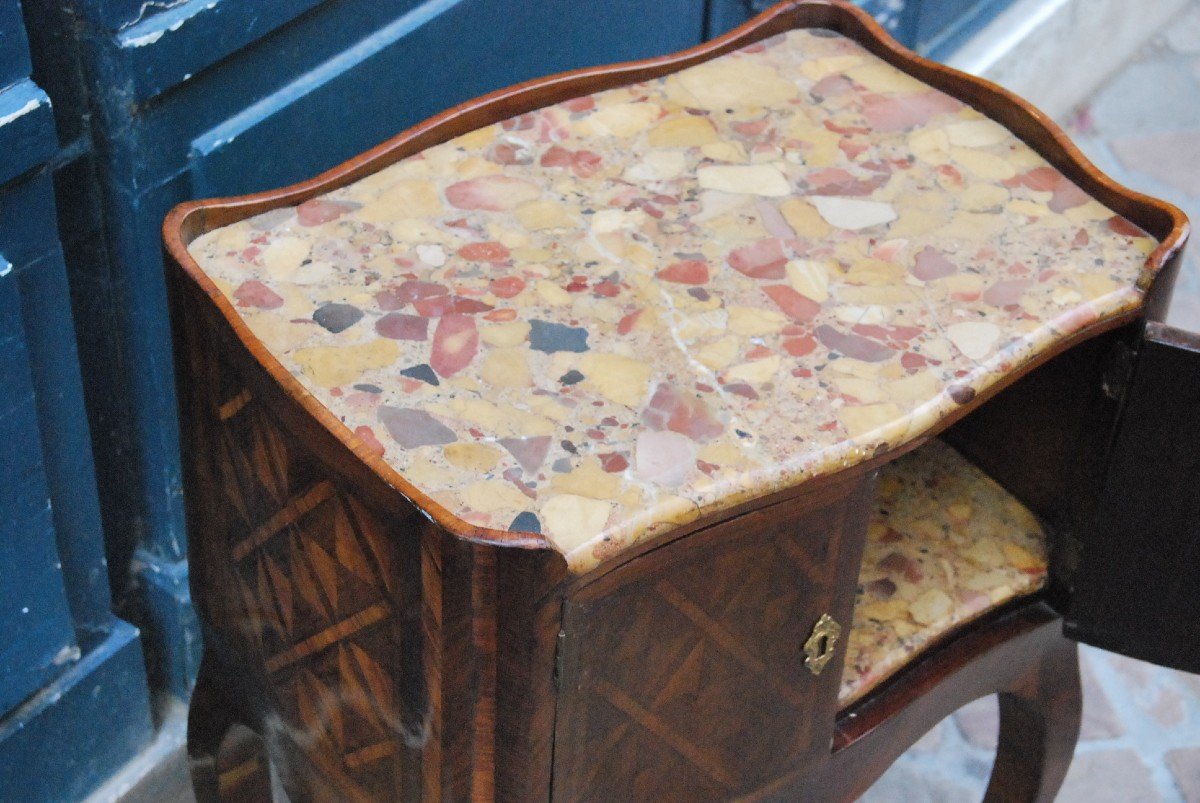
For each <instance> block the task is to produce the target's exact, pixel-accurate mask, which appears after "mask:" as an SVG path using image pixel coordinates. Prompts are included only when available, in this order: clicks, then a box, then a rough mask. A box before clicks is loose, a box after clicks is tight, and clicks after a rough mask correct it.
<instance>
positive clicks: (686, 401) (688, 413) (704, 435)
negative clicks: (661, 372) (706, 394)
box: [642, 382, 725, 443]
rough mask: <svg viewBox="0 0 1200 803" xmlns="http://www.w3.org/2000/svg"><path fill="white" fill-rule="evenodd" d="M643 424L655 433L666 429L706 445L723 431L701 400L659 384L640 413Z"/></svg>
mask: <svg viewBox="0 0 1200 803" xmlns="http://www.w3.org/2000/svg"><path fill="white" fill-rule="evenodd" d="M642 421H643V422H644V423H645V424H646V426H648V427H652V428H653V429H656V430H661V429H669V430H671V431H672V432H678V433H679V434H681V435H686V436H688V437H689V438H691V439H692V440H694V441H696V442H698V443H705V442H707V441H710V440H712V439H713V438H715V437H717V436H718V435H720V434H721V433H722V432H724V431H725V425H724V424H723V423H721V421H720V420H719V419H717V418H716V417H715V416H714V415H713V414H712V410H710V409H709V407H708V405H707V404H705V403H704V400H703V399H700V398H697V397H695V396H690V395H686V394H683V393H680V392H679V391H678V390H677V389H676V388H675V386H674V385H671V384H669V383H667V382H660V383H659V385H658V388H657V389H656V390H655V391H654V396H652V397H651V399H650V404H649V405H647V407H646V409H645V410H644V411H642Z"/></svg>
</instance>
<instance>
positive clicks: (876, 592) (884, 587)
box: [866, 577, 896, 600]
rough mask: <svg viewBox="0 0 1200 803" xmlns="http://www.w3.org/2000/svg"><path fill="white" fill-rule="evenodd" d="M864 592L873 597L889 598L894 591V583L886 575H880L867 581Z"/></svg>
mask: <svg viewBox="0 0 1200 803" xmlns="http://www.w3.org/2000/svg"><path fill="white" fill-rule="evenodd" d="M866 592H867V593H868V594H870V595H871V596H872V597H874V598H875V599H880V600H885V599H891V597H892V595H893V594H895V593H896V584H895V583H894V582H893V581H891V580H889V579H888V578H886V577H881V578H879V579H878V580H872V581H871V582H869V583H867V585H866Z"/></svg>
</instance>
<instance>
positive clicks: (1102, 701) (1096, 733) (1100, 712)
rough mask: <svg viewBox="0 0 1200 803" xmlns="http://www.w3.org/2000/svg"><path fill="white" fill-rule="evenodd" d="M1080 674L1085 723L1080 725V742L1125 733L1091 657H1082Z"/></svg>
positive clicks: (1109, 737) (1110, 737)
mask: <svg viewBox="0 0 1200 803" xmlns="http://www.w3.org/2000/svg"><path fill="white" fill-rule="evenodd" d="M1081 657H1082V658H1083V660H1082V661H1080V666H1079V674H1080V679H1081V680H1082V684H1083V721H1082V722H1081V723H1080V725H1079V739H1080V741H1084V742H1089V741H1095V740H1097V739H1112V738H1115V737H1117V736H1120V735H1121V734H1123V733H1125V726H1124V725H1123V724H1122V723H1121V718H1120V717H1119V716H1118V715H1117V712H1116V711H1114V710H1113V707H1112V703H1110V702H1109V701H1108V694H1107V693H1106V692H1105V691H1104V688H1103V687H1102V686H1101V685H1100V683H1099V681H1097V680H1096V672H1095V670H1093V669H1092V665H1091V661H1090V660H1088V658H1089V657H1090V656H1088V655H1086V654H1085V655H1082V656H1081Z"/></svg>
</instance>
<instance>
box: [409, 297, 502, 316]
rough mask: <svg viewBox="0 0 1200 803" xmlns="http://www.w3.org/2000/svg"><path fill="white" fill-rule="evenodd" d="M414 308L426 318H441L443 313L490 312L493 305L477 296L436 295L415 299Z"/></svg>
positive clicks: (467, 313)
mask: <svg viewBox="0 0 1200 803" xmlns="http://www.w3.org/2000/svg"><path fill="white" fill-rule="evenodd" d="M413 309H414V310H416V311H417V314H418V315H421V316H423V317H425V318H440V317H442V316H443V315H451V314H457V315H474V314H476V313H479V312H488V311H489V310H491V309H492V305H491V304H485V303H483V302H482V301H480V300H479V299H477V298H463V297H462V296H434V297H433V298H422V299H419V300H417V301H414V302H413Z"/></svg>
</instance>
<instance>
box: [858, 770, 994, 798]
mask: <svg viewBox="0 0 1200 803" xmlns="http://www.w3.org/2000/svg"><path fill="white" fill-rule="evenodd" d="M981 792H982V787H980V788H979V789H975V788H973V787H972V785H970V784H966V783H963V782H962V781H961V780H959V779H957V778H953V777H950V776H949V775H948V774H942V773H940V772H929V771H928V770H927V769H925V768H924V767H917V766H915V765H911V764H908V763H904V762H897V763H896V764H893V765H892V768H891V769H890V770H888V771H887V772H885V773H884V774H883V776H882V777H881V778H880V779H879V780H878V781H876V782H875V785H874V786H872V787H871V788H870V789H868V790H867V793H866V794H865V795H863V796H862V797H860V798H859V803H896V801H901V800H902V801H904V803H962V801H964V800H978V799H979V798H980V796H981Z"/></svg>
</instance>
